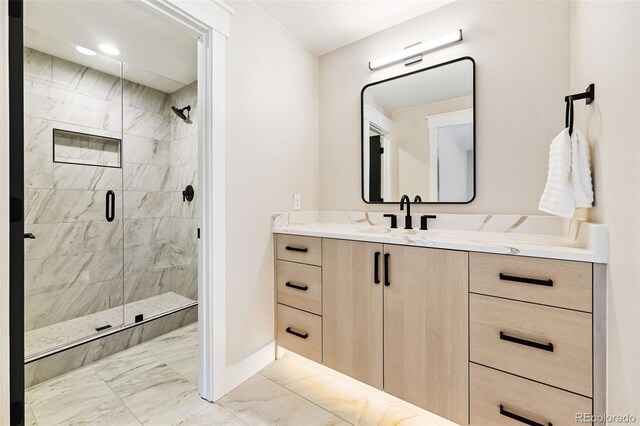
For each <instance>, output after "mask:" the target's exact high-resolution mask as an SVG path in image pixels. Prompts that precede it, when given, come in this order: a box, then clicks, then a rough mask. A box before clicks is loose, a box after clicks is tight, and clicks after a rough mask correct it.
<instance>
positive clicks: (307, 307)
mask: <svg viewBox="0 0 640 426" xmlns="http://www.w3.org/2000/svg"><path fill="white" fill-rule="evenodd" d="M276 285H277V287H278V303H282V304H285V305H289V306H292V307H294V308H298V309H302V310H303V311H308V312H312V313H314V314H318V315H322V268H320V267H319V266H311V265H304V264H301V263H294V262H287V261H284V260H278V261H277V262H276Z"/></svg>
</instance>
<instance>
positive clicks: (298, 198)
mask: <svg viewBox="0 0 640 426" xmlns="http://www.w3.org/2000/svg"><path fill="white" fill-rule="evenodd" d="M293 209H294V210H301V209H302V194H300V193H298V192H296V193H295V194H293Z"/></svg>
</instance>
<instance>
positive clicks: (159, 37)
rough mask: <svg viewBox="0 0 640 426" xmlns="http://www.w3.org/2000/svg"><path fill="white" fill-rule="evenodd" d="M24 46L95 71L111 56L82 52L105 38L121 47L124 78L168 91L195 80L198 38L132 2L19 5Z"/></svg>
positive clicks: (50, 0)
mask: <svg viewBox="0 0 640 426" xmlns="http://www.w3.org/2000/svg"><path fill="white" fill-rule="evenodd" d="M24 25H25V45H26V46H28V47H32V48H34V49H37V50H40V51H43V52H46V53H49V54H51V55H54V56H58V57H61V58H63V59H66V60H69V61H72V62H76V63H79V64H82V65H85V66H88V67H93V68H96V69H98V70H100V71H103V72H107V73H111V74H112V73H113V69H114V67H113V60H109V59H107V58H105V57H102V58H100V55H95V56H86V55H83V54H81V53H78V52H77V51H76V50H75V45H79V46H83V47H86V48H89V49H92V50H97V48H96V47H95V46H96V44H98V43H104V42H108V43H110V44H113V45H115V46H117V47H118V48H120V50H121V51H122V53H121V55H120V56H118V57H116V58H117V59H118V60H121V61H123V62H125V63H126V64H125V67H124V78H125V79H127V80H130V81H134V82H136V83H140V84H144V85H146V86H149V87H153V88H154V89H158V90H161V91H163V92H167V93H172V92H174V91H176V90H178V89H179V88H181V87H183V86H184V85H186V84H190V83H193V82H194V81H195V80H196V79H197V59H198V58H197V42H196V39H195V38H194V37H192V36H191V35H190V34H189V33H187V32H186V31H185V30H184V29H183V28H182V27H180V26H179V25H178V24H176V23H174V22H172V21H170V20H168V19H166V18H164V17H162V16H160V15H156V14H155V13H153V12H152V11H151V9H150V8H148V7H145V6H143V5H142V3H141V2H137V1H104V0H83V1H75V0H39V1H26V2H25V3H24Z"/></svg>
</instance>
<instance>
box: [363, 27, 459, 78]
mask: <svg viewBox="0 0 640 426" xmlns="http://www.w3.org/2000/svg"><path fill="white" fill-rule="evenodd" d="M459 41H462V30H457V31H454V32H452V33H449V34H445V35H443V36H441V37H438V38H435V39H433V40H429V41H424V42H419V43H416V44H413V45H411V46H408V47H406V48H405V49H403V50H401V51H398V52H395V53H392V54H390V55H387V56H384V57H382V58H378V59H374V60H373V61H369V69H370V70H371V71H373V70H376V69H378V68H383V67H386V66H388V65H392V64H395V63H397V62H400V61H405V65H411V64H415V63H416V62H420V61H421V60H422V54H424V53H427V52H431V51H433V50H436V49H439V48H441V47H445V46H449V45H451V44H454V43H457V42H459Z"/></svg>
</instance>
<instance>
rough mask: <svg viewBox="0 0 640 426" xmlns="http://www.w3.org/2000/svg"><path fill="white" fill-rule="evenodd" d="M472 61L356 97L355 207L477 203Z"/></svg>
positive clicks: (392, 81) (378, 85)
mask: <svg viewBox="0 0 640 426" xmlns="http://www.w3.org/2000/svg"><path fill="white" fill-rule="evenodd" d="M475 121H476V120H475V61H474V60H473V58H471V57H463V58H458V59H454V60H452V61H448V62H445V63H441V64H438V65H434V66H431V67H428V68H423V69H420V70H417V71H413V72H410V73H406V74H403V75H399V76H396V77H392V78H389V79H386V80H381V81H377V82H374V83H371V84H368V85H366V86H364V87H363V89H362V93H361V129H362V133H361V144H362V156H361V171H362V172H361V173H362V179H361V182H362V199H363V200H364V201H365V202H366V203H370V204H394V203H399V202H400V198H401V197H402V195H404V194H406V195H409V197H410V198H411V200H414V199H415V198H416V197H419V200H420V202H421V203H423V204H466V203H470V202H471V201H473V199H474V198H475V195H476V137H475V135H476V128H475Z"/></svg>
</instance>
